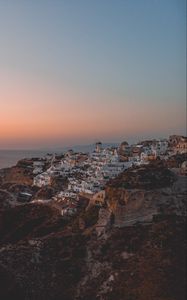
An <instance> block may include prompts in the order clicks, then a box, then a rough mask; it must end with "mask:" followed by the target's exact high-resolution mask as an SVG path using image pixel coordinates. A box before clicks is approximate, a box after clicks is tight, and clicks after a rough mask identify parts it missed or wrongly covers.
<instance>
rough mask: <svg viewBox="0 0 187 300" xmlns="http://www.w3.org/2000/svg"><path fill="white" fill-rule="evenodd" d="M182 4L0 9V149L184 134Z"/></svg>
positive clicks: (87, 0) (62, 1)
mask: <svg viewBox="0 0 187 300" xmlns="http://www.w3.org/2000/svg"><path fill="white" fill-rule="evenodd" d="M185 2H186V1H185V0H31V1H30V0H0V148H36V147H49V146H50V147H53V146H55V147H56V146H66V145H72V144H83V143H92V142H94V141H95V140H97V139H101V140H102V141H107V142H109V141H114V142H116V141H120V140H124V139H127V140H133V139H137V140H139V139H141V138H146V137H164V136H166V137H167V136H168V135H169V134H172V133H177V134H185V133H186V132H185V131H186V127H185V125H186V115H185V108H186V104H185V102H186V95H185V91H186V86H185V84H186V81H185V79H186V76H185V68H186V58H185V55H186V53H185V51H186V32H185V30H186V29H185V28H186V26H185V25H186V24H185V23H186V20H185V17H186V16H185V13H186V8H185Z"/></svg>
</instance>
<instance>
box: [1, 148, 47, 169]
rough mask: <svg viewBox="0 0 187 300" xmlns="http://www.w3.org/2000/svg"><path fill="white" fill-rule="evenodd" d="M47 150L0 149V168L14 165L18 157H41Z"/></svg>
mask: <svg viewBox="0 0 187 300" xmlns="http://www.w3.org/2000/svg"><path fill="white" fill-rule="evenodd" d="M48 152H49V151H42V150H0V169H2V168H8V167H12V166H14V165H16V163H17V162H18V160H20V159H23V158H32V157H42V156H44V155H46V154H47V153H48Z"/></svg>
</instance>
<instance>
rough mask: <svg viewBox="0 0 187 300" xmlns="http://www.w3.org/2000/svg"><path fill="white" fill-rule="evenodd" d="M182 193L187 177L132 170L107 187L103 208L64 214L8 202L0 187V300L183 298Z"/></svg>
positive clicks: (185, 245)
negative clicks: (68, 217)
mask: <svg viewBox="0 0 187 300" xmlns="http://www.w3.org/2000/svg"><path fill="white" fill-rule="evenodd" d="M134 170H136V172H134ZM139 171H140V172H139ZM162 171H163V173H162ZM141 172H143V173H141ZM146 172H148V174H149V176H148V175H147V174H144V173H146ZM150 172H151V174H152V175H151V174H150ZM158 174H159V176H158ZM162 174H165V175H167V176H166V177H165V175H164V179H163V175H162ZM131 175H132V176H131ZM151 176H152V177H151ZM148 178H149V180H150V178H151V183H150V181H149V183H150V185H148ZM153 178H155V180H156V187H155V188H154V186H153ZM159 178H161V181H160V185H159ZM127 179H128V182H127ZM21 188H25V187H23V186H21ZM9 189H10V190H11V191H14V192H15V191H17V189H18V190H20V187H19V186H17V185H14V186H11V187H9ZM186 195H187V194H186V179H185V178H184V177H181V176H179V177H175V176H174V175H173V173H171V172H169V171H168V170H166V169H161V168H160V167H159V168H158V173H157V170H156V169H153V168H152V167H148V168H147V169H146V168H144V170H143V171H142V169H139V170H138V169H137V168H135V169H131V170H129V172H126V173H123V174H121V175H120V176H119V177H118V178H117V179H115V180H114V181H111V182H110V183H109V184H108V185H107V187H106V196H107V197H106V203H105V206H104V207H102V208H100V207H98V206H92V207H89V208H88V209H86V207H87V204H85V205H83V206H82V208H81V210H80V212H78V214H77V215H75V216H74V217H73V218H72V219H63V218H62V216H61V214H60V211H59V210H58V209H56V208H55V207H53V206H52V205H50V204H36V203H35V204H34V203H26V204H20V203H19V205H14V206H13V205H7V203H9V204H10V202H11V201H12V198H11V195H10V194H9V193H5V190H2V191H1V194H0V200H1V207H0V299H3V300H4V299H6V300H14V299H15V295H16V296H17V297H18V299H19V300H44V299H45V300H48V299H49V300H58V299H59V300H60V299H61V300H62V299H65V300H88V299H90V300H95V299H98V300H115V299H118V300H132V299H133V300H145V299H148V300H184V299H186V250H187V249H186V248H187V242H186V237H185V234H186V230H185V225H186V217H185V211H186ZM9 197H10V198H9ZM111 215H113V218H111ZM112 219H113V220H112ZM145 221H146V222H145ZM147 221H149V222H147ZM112 224H113V225H112Z"/></svg>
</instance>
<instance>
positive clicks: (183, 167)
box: [181, 160, 187, 169]
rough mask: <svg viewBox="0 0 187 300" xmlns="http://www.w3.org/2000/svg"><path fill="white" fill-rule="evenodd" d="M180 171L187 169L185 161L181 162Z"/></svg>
mask: <svg viewBox="0 0 187 300" xmlns="http://www.w3.org/2000/svg"><path fill="white" fill-rule="evenodd" d="M181 168H182V169H185V168H187V160H185V161H183V163H182V165H181Z"/></svg>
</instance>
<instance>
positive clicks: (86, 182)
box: [1, 135, 187, 216]
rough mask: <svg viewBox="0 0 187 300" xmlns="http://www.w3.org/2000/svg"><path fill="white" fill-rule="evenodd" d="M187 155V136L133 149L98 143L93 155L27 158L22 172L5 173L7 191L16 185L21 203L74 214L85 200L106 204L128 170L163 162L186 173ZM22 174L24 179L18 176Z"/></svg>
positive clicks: (20, 164) (148, 142)
mask: <svg viewBox="0 0 187 300" xmlns="http://www.w3.org/2000/svg"><path fill="white" fill-rule="evenodd" d="M186 152H187V138H186V137H183V136H178V135H172V136H170V137H169V139H162V140H156V139H153V140H145V141H142V142H139V143H137V144H135V145H129V144H128V142H126V141H124V142H122V143H121V144H120V145H119V147H108V148H104V147H103V146H102V143H101V142H97V143H96V145H95V150H94V151H92V152H91V153H82V152H80V153H77V152H74V151H73V150H68V151H67V152H66V153H64V154H61V155H59V154H58V155H57V154H47V155H46V156H45V157H42V158H32V159H30V160H29V159H23V160H21V161H19V162H18V164H17V166H16V168H18V169H19V168H20V170H19V172H18V173H17V172H16V170H17V169H16V168H15V170H14V167H13V168H11V170H10V172H9V171H8V172H7V174H6V170H5V172H4V173H5V176H2V178H3V179H2V183H3V185H4V186H5V187H6V185H10V184H11V183H14V184H15V185H14V187H11V190H13V191H14V190H15V193H13V194H14V196H15V199H16V200H17V201H16V202H17V204H19V203H24V202H30V201H32V202H40V203H42V202H45V203H47V202H50V203H53V205H55V206H56V207H57V208H59V209H60V210H61V214H62V215H63V216H68V215H69V216H71V215H74V214H75V213H76V212H77V209H78V207H79V204H80V201H79V200H80V199H83V198H86V199H88V200H89V201H90V202H92V203H95V204H97V205H101V206H102V205H103V203H104V199H105V186H106V183H107V182H108V181H110V180H111V179H114V178H116V177H117V176H118V175H119V174H120V173H122V172H124V171H125V170H127V169H129V168H133V167H138V166H139V167H140V166H143V165H144V166H145V165H148V164H149V163H151V162H154V161H162V162H163V163H164V164H165V165H166V166H168V167H169V168H174V169H175V172H176V170H177V172H178V173H180V174H181V175H185V174H186V173H187V162H186V155H185V154H186ZM23 170H24V176H20V178H19V173H20V172H22V171H23ZM1 173H3V172H1ZM12 173H13V174H12ZM26 174H27V176H25V175H26ZM20 175H21V174H20ZM16 183H17V184H19V185H20V186H19V185H17V186H16Z"/></svg>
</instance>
